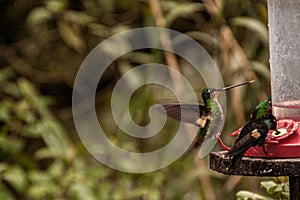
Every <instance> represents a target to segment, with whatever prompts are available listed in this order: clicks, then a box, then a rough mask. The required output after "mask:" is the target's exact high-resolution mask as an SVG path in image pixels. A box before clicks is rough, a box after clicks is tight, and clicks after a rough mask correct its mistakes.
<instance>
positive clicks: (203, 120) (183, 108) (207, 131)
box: [162, 80, 254, 157]
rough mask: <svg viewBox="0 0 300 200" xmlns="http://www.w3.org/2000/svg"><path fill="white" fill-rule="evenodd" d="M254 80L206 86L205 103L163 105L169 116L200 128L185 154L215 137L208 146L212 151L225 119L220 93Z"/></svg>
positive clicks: (203, 92)
mask: <svg viewBox="0 0 300 200" xmlns="http://www.w3.org/2000/svg"><path fill="white" fill-rule="evenodd" d="M252 82H254V80H252V81H245V82H242V83H238V84H235V85H232V86H228V87H224V88H221V89H216V88H206V89H204V90H203V91H202V93H201V96H202V99H203V102H204V105H201V104H188V103H173V104H163V105H162V106H163V108H164V109H165V112H166V114H167V117H169V118H172V119H175V120H178V121H183V122H186V123H190V124H194V125H196V126H198V127H199V128H200V130H199V131H198V134H197V136H196V139H195V140H194V142H193V144H192V146H191V148H190V149H189V150H188V151H187V153H186V154H185V155H187V154H189V153H190V152H191V151H192V150H194V149H197V148H198V147H199V146H201V145H202V144H205V141H207V140H209V139H213V140H214V141H215V142H213V143H209V144H208V147H206V148H208V149H209V151H210V150H211V149H212V147H213V146H214V145H215V143H216V141H217V140H216V136H217V134H220V133H221V131H222V127H223V124H224V121H225V116H224V112H223V109H222V106H221V105H220V103H219V101H218V96H219V94H220V93H221V92H223V91H226V90H229V89H232V88H235V87H238V86H242V85H245V84H250V83H252ZM200 152H201V150H200ZM206 153H207V151H206ZM205 155H206V154H205ZM200 157H204V156H200Z"/></svg>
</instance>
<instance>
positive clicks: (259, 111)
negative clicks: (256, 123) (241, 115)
mask: <svg viewBox="0 0 300 200" xmlns="http://www.w3.org/2000/svg"><path fill="white" fill-rule="evenodd" d="M271 113H272V101H271V96H269V97H268V98H267V99H266V100H264V101H262V102H260V103H259V104H258V105H257V106H256V108H255V110H254V111H253V112H252V113H251V116H250V121H253V120H255V119H258V118H261V117H262V116H264V115H266V114H271Z"/></svg>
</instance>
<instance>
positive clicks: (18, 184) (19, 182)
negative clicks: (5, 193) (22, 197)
mask: <svg viewBox="0 0 300 200" xmlns="http://www.w3.org/2000/svg"><path fill="white" fill-rule="evenodd" d="M3 179H4V180H6V181H7V182H8V183H10V184H11V186H12V187H14V188H15V189H16V190H17V191H18V192H20V193H22V192H23V191H24V189H25V188H26V186H27V179H26V174H25V172H24V171H23V169H22V168H21V167H20V166H11V167H10V168H7V170H5V171H4V172H3Z"/></svg>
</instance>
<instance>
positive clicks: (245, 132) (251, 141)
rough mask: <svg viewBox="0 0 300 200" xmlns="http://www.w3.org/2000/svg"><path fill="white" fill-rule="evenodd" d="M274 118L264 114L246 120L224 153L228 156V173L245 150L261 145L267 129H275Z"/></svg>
mask: <svg viewBox="0 0 300 200" xmlns="http://www.w3.org/2000/svg"><path fill="white" fill-rule="evenodd" d="M276 121H277V120H276V118H275V117H274V116H273V115H272V114H266V115H264V116H262V117H260V118H258V119H255V120H253V121H249V122H247V123H246V124H245V125H244V126H243V128H242V130H241V131H240V133H239V135H238V136H237V138H236V140H235V143H234V145H233V147H232V148H231V149H230V150H229V151H228V152H227V153H226V155H227V156H229V157H230V159H231V163H230V166H229V171H228V173H229V174H232V173H233V172H234V170H235V169H236V167H237V166H238V164H239V162H240V161H241V159H242V158H243V156H244V154H245V153H246V151H247V150H248V149H249V148H250V147H253V146H256V145H258V146H262V145H263V144H264V143H265V139H266V137H267V134H268V132H269V130H275V131H276V132H278V131H277V123H276Z"/></svg>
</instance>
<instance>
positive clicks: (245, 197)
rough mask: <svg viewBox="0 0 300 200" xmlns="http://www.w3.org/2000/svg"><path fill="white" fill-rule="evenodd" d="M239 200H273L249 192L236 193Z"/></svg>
mask: <svg viewBox="0 0 300 200" xmlns="http://www.w3.org/2000/svg"><path fill="white" fill-rule="evenodd" d="M236 199H237V200H272V198H270V197H266V196H262V195H259V194H255V193H253V192H248V191H243V190H241V191H239V192H238V193H236Z"/></svg>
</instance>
